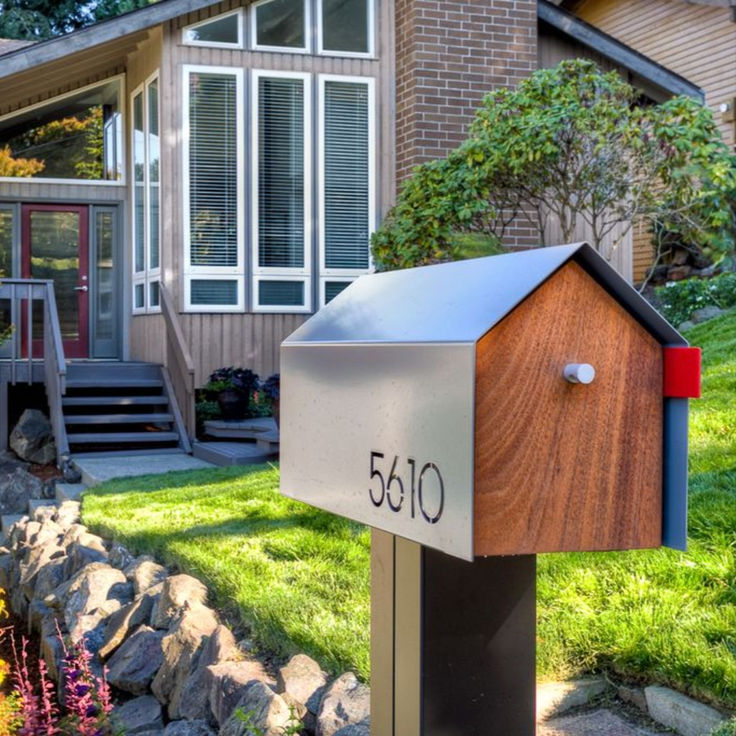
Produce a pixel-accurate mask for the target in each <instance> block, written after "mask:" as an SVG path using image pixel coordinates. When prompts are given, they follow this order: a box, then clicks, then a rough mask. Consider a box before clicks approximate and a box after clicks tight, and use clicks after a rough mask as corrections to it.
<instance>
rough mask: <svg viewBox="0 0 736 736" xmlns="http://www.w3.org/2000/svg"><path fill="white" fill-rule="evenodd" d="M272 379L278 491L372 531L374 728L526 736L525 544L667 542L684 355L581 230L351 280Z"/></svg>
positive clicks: (678, 488) (686, 373)
mask: <svg viewBox="0 0 736 736" xmlns="http://www.w3.org/2000/svg"><path fill="white" fill-rule="evenodd" d="M281 376H282V379H281V380H282V383H281V385H282V392H281V412H282V413H281V416H282V429H281V490H282V492H283V493H285V494H286V495H288V496H291V497H293V498H297V499H300V500H302V501H306V502H307V503H310V504H312V505H314V506H316V507H318V508H321V509H325V510H327V511H331V512H333V513H336V514H338V515H341V516H345V517H348V518H351V519H354V520H356V521H359V522H362V523H365V524H367V525H369V526H371V527H372V528H373V529H374V531H373V538H372V541H373V543H372V619H373V623H372V633H371V640H372V644H371V648H372V670H373V675H372V681H373V684H372V708H371V710H372V733H373V734H374V736H454V735H455V734H457V735H458V736H460V735H461V734H462V736H472V735H474V734H478V735H479V736H480V734H483V735H484V736H485V735H486V734H491V733H498V734H504V736H529V734H533V733H534V716H535V705H534V692H535V672H534V650H535V582H534V581H535V563H536V554H537V553H539V552H559V551H574V550H616V549H635V548H647V547H649V548H651V547H658V546H660V545H668V546H672V547H677V548H684V545H685V533H686V508H687V400H688V397H691V396H697V395H698V392H699V351H697V350H696V349H693V348H688V347H687V343H686V342H685V341H684V340H683V338H682V337H681V336H680V335H679V334H678V333H677V332H676V331H675V330H674V329H673V328H672V327H671V326H670V325H669V324H668V323H667V322H666V321H665V320H664V319H662V317H661V316H660V315H659V314H658V313H657V312H656V311H655V310H653V309H652V308H651V307H650V306H649V305H648V304H647V302H646V301H644V300H643V299H642V298H641V297H640V296H639V295H638V294H637V293H636V292H635V291H634V290H633V289H631V287H630V286H628V284H626V282H625V281H623V279H621V278H620V277H619V276H618V275H617V274H616V273H615V271H613V269H611V268H610V267H609V266H608V265H607V263H606V262H605V261H604V260H603V259H602V258H600V256H598V254H597V253H596V252H595V251H594V250H593V249H592V248H590V246H588V245H587V244H574V245H569V246H558V247H555V248H542V249H537V250H533V251H527V252H524V253H516V254H508V255H503V256H494V257H491V258H483V259H477V260H471V261H464V262H457V263H450V264H442V265H437V266H428V267H424V268H417V269H411V270H407V271H397V272H390V273H381V274H375V275H372V276H366V277H362V278H360V279H358V280H357V281H356V282H355V283H354V284H353V285H351V286H350V287H349V288H348V289H346V290H345V291H344V292H343V293H342V294H340V295H339V296H338V297H337V298H336V299H334V300H333V301H332V302H331V303H330V304H328V305H327V306H326V307H325V308H324V309H323V310H321V311H320V312H319V313H317V314H316V315H315V316H314V317H312V318H311V319H310V320H308V321H307V322H306V323H305V324H304V325H302V326H301V327H300V328H299V329H298V330H296V332H294V333H293V334H292V335H291V336H290V337H289V338H288V339H287V340H286V341H285V342H284V343H283V345H282V351H281Z"/></svg>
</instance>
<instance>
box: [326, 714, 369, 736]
mask: <svg viewBox="0 0 736 736" xmlns="http://www.w3.org/2000/svg"><path fill="white" fill-rule="evenodd" d="M335 736H371V719H370V718H366V719H365V720H364V721H361V722H360V723H355V724H353V725H351V726H345V728H341V729H340V730H339V731H338V732H337V733H336V734H335Z"/></svg>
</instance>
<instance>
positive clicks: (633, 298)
mask: <svg viewBox="0 0 736 736" xmlns="http://www.w3.org/2000/svg"><path fill="white" fill-rule="evenodd" d="M568 261H575V262H577V263H578V264H579V265H580V266H581V267H582V268H583V269H585V271H586V272H587V273H588V274H589V275H590V276H592V278H593V279H595V280H596V281H597V282H598V283H599V284H600V285H601V287H602V288H604V289H605V290H606V291H607V292H608V293H609V294H611V295H612V296H613V297H614V298H615V299H617V300H618V301H619V303H621V305H622V306H623V307H624V308H625V309H627V310H628V311H629V312H630V313H631V314H632V315H633V316H634V317H635V318H636V319H637V320H638V321H639V322H640V323H641V324H642V325H643V326H644V328H645V329H647V330H648V331H649V332H650V333H651V334H652V335H653V336H654V337H655V338H656V339H657V340H659V342H660V343H662V344H663V345H669V346H676V345H687V342H686V341H685V340H684V338H683V337H682V336H681V335H680V334H679V333H678V332H677V331H676V330H675V329H674V328H673V327H672V326H671V325H670V324H669V323H668V322H667V321H666V320H665V319H663V318H662V317H661V316H660V315H659V313H658V312H657V311H656V310H655V309H653V308H652V307H651V306H650V304H649V303H648V302H647V301H646V300H645V299H644V298H642V297H641V296H640V295H639V294H638V292H636V291H635V290H634V289H633V288H632V287H631V286H630V285H629V284H628V283H626V281H624V279H622V278H621V277H620V276H619V275H618V274H617V273H616V271H615V270H614V269H613V268H611V266H609V265H608V263H606V261H605V260H604V259H603V258H602V257H601V256H600V255H598V253H597V252H596V251H595V250H594V249H593V248H591V247H590V246H589V245H588V244H587V243H575V244H572V245H560V246H554V247H550V248H536V249H534V250H528V251H522V252H519V253H508V254H504V255H499V256H489V257H487V258H474V259H471V260H467V261H456V262H454V263H442V264H439V265H436V266H423V267H421V268H413V269H407V270H403V271H389V272H386V273H377V274H372V275H370V276H361V277H360V278H359V279H358V280H357V281H355V282H354V283H353V284H352V285H351V286H349V287H348V288H347V289H346V290H345V291H344V292H342V293H341V294H340V295H338V296H337V297H336V298H335V299H333V300H332V301H331V302H330V303H329V304H328V305H327V306H326V307H324V309H322V310H320V311H319V312H318V313H317V314H316V315H314V317H312V318H311V319H310V320H309V321H308V322H306V323H305V324H304V325H302V326H301V327H300V328H299V329H298V330H296V331H295V332H294V333H292V335H291V336H290V337H289V338H288V339H287V340H286V341H285V342H284V345H289V344H294V343H305V342H310V343H320V342H324V343H341V342H344V343H372V342H374V343H381V342H407V343H416V342H421V343H432V342H462V343H474V342H477V341H478V340H479V339H480V338H481V337H482V336H483V335H484V334H485V333H486V332H488V330H490V329H491V328H492V327H493V326H494V325H496V324H497V323H498V322H500V321H501V320H502V319H503V318H504V317H505V316H506V315H507V314H509V313H510V312H511V311H513V309H514V308H515V307H516V306H517V305H518V304H520V303H521V302H522V301H524V299H526V298H527V297H528V296H529V295H530V294H531V293H532V292H533V291H534V290H535V289H537V288H538V287H539V286H541V285H542V284H543V283H544V282H545V281H546V280H547V279H548V278H549V277H550V276H552V275H553V274H554V273H555V272H556V271H557V270H558V269H559V268H561V267H562V266H564V265H565V263H567V262H568ZM572 307H573V308H574V305H572Z"/></svg>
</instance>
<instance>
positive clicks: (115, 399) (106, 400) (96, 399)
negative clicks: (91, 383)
mask: <svg viewBox="0 0 736 736" xmlns="http://www.w3.org/2000/svg"><path fill="white" fill-rule="evenodd" d="M61 403H62V405H63V406H140V405H146V404H168V403H169V400H168V398H166V396H162V395H161V394H159V395H157V396H64V397H63V398H62V400H61Z"/></svg>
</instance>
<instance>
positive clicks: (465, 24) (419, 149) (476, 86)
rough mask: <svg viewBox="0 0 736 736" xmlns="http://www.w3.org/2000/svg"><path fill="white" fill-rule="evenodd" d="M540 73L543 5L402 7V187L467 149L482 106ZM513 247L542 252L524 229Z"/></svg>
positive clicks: (434, 2)
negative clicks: (424, 166)
mask: <svg viewBox="0 0 736 736" xmlns="http://www.w3.org/2000/svg"><path fill="white" fill-rule="evenodd" d="M536 67H537V3H536V0H396V175H397V181H398V182H399V186H400V182H401V181H402V179H404V178H406V176H407V175H408V174H409V173H410V171H411V168H412V167H413V166H416V165H417V164H420V163H422V162H423V161H428V160H431V159H434V158H438V157H440V156H444V155H445V154H446V153H447V152H448V151H449V150H451V149H452V148H454V147H456V146H457V145H458V144H459V143H461V142H462V141H463V140H464V138H465V136H466V131H467V126H468V123H469V122H470V121H471V119H472V117H473V112H474V111H475V109H476V108H477V106H478V104H479V102H480V100H481V98H482V97H483V96H484V95H485V94H486V93H487V92H489V91H490V90H491V89H494V88H497V87H503V86H514V85H516V84H517V83H518V82H519V81H520V80H521V79H523V78H524V77H527V76H528V75H529V74H530V73H531V72H532V71H533V70H534V69H536ZM510 242H511V244H518V245H523V244H529V245H532V244H537V243H538V236H536V235H535V234H534V233H533V232H532V231H530V230H527V229H525V228H524V227H523V226H521V227H519V228H517V229H516V230H515V231H514V232H513V233H512V235H511V238H510Z"/></svg>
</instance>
